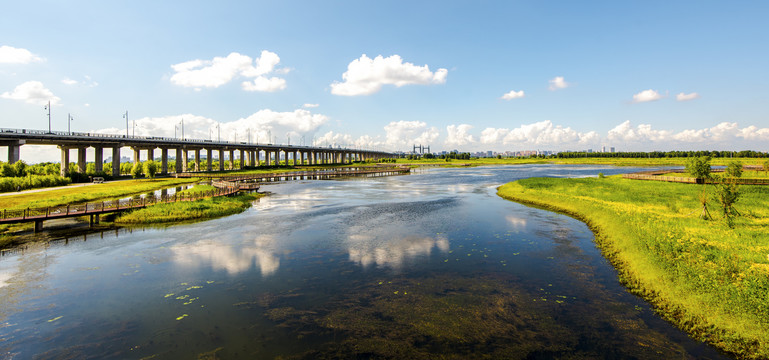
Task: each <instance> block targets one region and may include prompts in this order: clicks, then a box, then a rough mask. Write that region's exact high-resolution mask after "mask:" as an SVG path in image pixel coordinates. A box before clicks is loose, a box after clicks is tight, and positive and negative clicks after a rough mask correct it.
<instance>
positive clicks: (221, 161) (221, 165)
mask: <svg viewBox="0 0 769 360" xmlns="http://www.w3.org/2000/svg"><path fill="white" fill-rule="evenodd" d="M219 171H224V149H219Z"/></svg>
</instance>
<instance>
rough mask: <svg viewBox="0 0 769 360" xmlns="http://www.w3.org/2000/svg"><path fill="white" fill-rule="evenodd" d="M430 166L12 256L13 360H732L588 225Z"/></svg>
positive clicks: (487, 179)
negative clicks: (627, 270)
mask: <svg viewBox="0 0 769 360" xmlns="http://www.w3.org/2000/svg"><path fill="white" fill-rule="evenodd" d="M633 170H634V169H629V168H614V167H600V166H564V165H560V166H559V165H520V166H500V167H480V168H452V169H443V168H430V169H424V170H415V171H414V172H413V174H411V175H402V176H391V177H381V178H349V179H342V180H324V181H297V182H287V183H281V184H273V185H264V186H263V187H262V191H270V192H271V193H272V195H270V196H268V197H265V198H261V199H259V200H258V201H257V202H255V203H254V205H253V207H252V208H251V209H249V210H248V211H246V212H244V213H242V214H238V215H234V216H229V217H225V218H221V219H215V220H210V221H205V222H200V223H195V224H185V225H179V226H171V227H167V228H147V229H134V230H132V231H130V232H128V231H125V230H120V231H110V232H105V233H104V234H100V235H99V236H87V237H86V240H76V241H68V242H66V244H65V243H54V244H50V245H47V246H43V245H41V246H36V247H30V248H29V249H26V250H24V251H23V252H14V253H12V254H9V255H5V256H3V257H0V301H1V302H2V304H3V306H2V308H0V357H8V358H19V359H23V358H33V357H34V358H145V357H153V356H154V358H195V357H198V358H201V357H202V358H223V359H228V358H275V357H283V358H436V357H448V358H478V357H495V358H500V357H504V358H607V359H608V358H611V359H616V358H641V359H658V358H706V359H707V358H710V359H721V358H728V357H727V356H725V355H722V354H720V353H719V352H718V351H716V350H714V349H713V348H711V347H709V346H706V345H703V344H701V343H698V342H696V341H693V340H691V339H689V338H688V337H687V336H686V334H683V333H681V332H680V331H678V330H676V329H675V328H673V327H672V326H670V325H669V324H668V323H666V322H664V321H663V320H661V319H659V317H657V316H656V315H655V314H654V313H653V311H652V310H651V309H650V308H649V307H648V305H646V303H644V302H643V301H641V300H640V299H638V298H637V297H635V296H633V295H631V294H629V293H627V292H626V291H625V289H624V288H623V287H622V286H621V285H620V284H619V283H618V281H617V278H616V273H615V271H614V270H613V268H612V267H611V266H610V265H609V264H608V263H607V262H606V260H605V259H603V257H601V254H600V251H598V250H597V249H596V248H595V245H594V244H593V242H592V241H593V234H592V233H591V232H590V230H589V229H588V228H587V226H586V225H585V224H583V223H581V222H579V221H577V220H574V219H572V218H570V217H567V216H564V215H560V214H555V213H552V212H548V211H544V210H539V209H534V208H529V207H526V206H523V205H520V204H517V203H513V202H509V201H506V200H504V199H501V198H499V197H498V196H497V195H496V187H497V186H499V185H502V184H504V183H506V182H509V181H513V180H515V179H519V178H523V177H532V176H570V177H576V176H596V175H597V174H598V172H603V173H604V174H606V175H609V174H615V173H621V172H629V171H633Z"/></svg>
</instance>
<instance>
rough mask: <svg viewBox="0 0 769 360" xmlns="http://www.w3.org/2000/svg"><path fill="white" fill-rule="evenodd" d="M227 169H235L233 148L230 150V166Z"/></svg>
mask: <svg viewBox="0 0 769 360" xmlns="http://www.w3.org/2000/svg"><path fill="white" fill-rule="evenodd" d="M229 170H235V150H230V168H229Z"/></svg>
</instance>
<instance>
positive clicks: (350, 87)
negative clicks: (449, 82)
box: [331, 54, 448, 96]
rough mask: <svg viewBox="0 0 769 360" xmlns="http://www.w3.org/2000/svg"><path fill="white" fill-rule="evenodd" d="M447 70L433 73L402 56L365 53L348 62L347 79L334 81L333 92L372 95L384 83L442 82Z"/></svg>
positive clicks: (346, 94)
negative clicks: (404, 60)
mask: <svg viewBox="0 0 769 360" xmlns="http://www.w3.org/2000/svg"><path fill="white" fill-rule="evenodd" d="M447 75H448V70H446V69H438V70H436V71H435V72H434V73H433V72H431V71H430V68H429V67H428V66H427V65H425V66H416V65H414V64H412V63H408V62H407V63H404V62H403V59H401V57H400V56H399V55H392V56H390V57H387V58H385V57H382V55H379V56H377V57H375V58H374V59H371V58H369V57H368V56H366V54H363V55H361V57H360V59H355V60H353V61H352V62H351V63H350V64H349V65H347V71H346V72H345V73H344V74H342V79H344V82H341V83H340V82H336V81H335V82H334V83H332V84H331V93H332V94H334V95H344V96H357V95H371V94H373V93H376V92H378V91H379V90H380V89H382V86H383V85H395V86H396V87H401V86H404V85H410V84H418V85H428V84H443V83H445V82H446V76H447Z"/></svg>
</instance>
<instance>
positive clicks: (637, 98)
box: [633, 89, 662, 103]
mask: <svg viewBox="0 0 769 360" xmlns="http://www.w3.org/2000/svg"><path fill="white" fill-rule="evenodd" d="M659 99H662V95H660V93H658V92H657V90H652V89H648V90H644V91H641V92H639V93H638V94H635V95H633V102H634V103H642V102H649V101H656V100H659Z"/></svg>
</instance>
